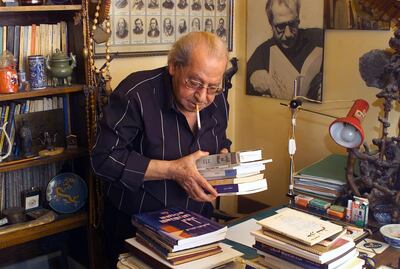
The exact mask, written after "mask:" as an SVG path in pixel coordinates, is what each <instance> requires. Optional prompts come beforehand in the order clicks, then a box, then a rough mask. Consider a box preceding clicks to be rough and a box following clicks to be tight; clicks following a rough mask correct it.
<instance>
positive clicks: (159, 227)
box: [132, 207, 227, 246]
mask: <svg viewBox="0 0 400 269" xmlns="http://www.w3.org/2000/svg"><path fill="white" fill-rule="evenodd" d="M132 224H133V225H135V224H141V225H143V226H145V227H146V228H147V229H149V230H151V231H153V232H155V233H157V234H158V235H159V236H160V237H161V238H162V239H163V240H165V241H166V242H168V243H170V244H172V245H178V246H179V245H187V244H192V243H196V242H202V241H203V240H205V239H207V238H211V239H215V241H219V240H222V239H224V237H225V234H226V231H227V227H226V226H224V225H221V224H219V223H217V222H215V221H213V220H210V219H208V218H206V217H204V216H202V215H200V214H197V213H194V212H191V211H189V210H186V209H181V208H177V207H171V208H166V209H161V210H158V211H153V212H146V213H140V214H135V215H133V216H132ZM208 243H211V242H208Z"/></svg>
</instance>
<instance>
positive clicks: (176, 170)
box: [168, 150, 217, 202]
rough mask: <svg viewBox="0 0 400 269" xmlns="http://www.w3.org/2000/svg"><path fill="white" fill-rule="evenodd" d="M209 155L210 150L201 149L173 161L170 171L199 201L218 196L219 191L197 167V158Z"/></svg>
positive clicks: (192, 196) (209, 199) (191, 196)
mask: <svg viewBox="0 0 400 269" xmlns="http://www.w3.org/2000/svg"><path fill="white" fill-rule="evenodd" d="M207 155H208V152H204V151H200V150H199V151H196V152H194V153H192V154H190V155H188V156H185V157H183V158H180V159H178V160H174V161H171V165H170V168H169V171H168V174H170V175H171V178H172V179H174V180H175V181H176V182H178V183H179V184H180V185H181V186H182V188H183V189H184V190H185V191H186V193H187V194H188V195H189V196H190V198H192V199H194V200H196V201H199V202H211V201H212V200H214V199H215V198H216V197H217V191H216V190H215V189H214V188H213V187H212V186H211V185H210V184H209V183H208V182H207V180H206V179H205V178H204V177H203V176H202V175H200V173H199V171H198V170H197V167H196V160H197V159H199V158H201V157H204V156H207ZM206 192H208V193H209V194H206Z"/></svg>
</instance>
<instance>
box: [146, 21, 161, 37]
mask: <svg viewBox="0 0 400 269" xmlns="http://www.w3.org/2000/svg"><path fill="white" fill-rule="evenodd" d="M147 36H148V37H159V36H160V28H159V26H158V20H157V19H156V18H151V19H150V23H149V30H148V31H147Z"/></svg>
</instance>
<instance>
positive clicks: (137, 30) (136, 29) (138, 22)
mask: <svg viewBox="0 0 400 269" xmlns="http://www.w3.org/2000/svg"><path fill="white" fill-rule="evenodd" d="M134 23H135V25H134V26H133V33H134V34H135V35H141V34H143V32H144V28H143V20H142V19H141V18H137V19H135V22H134Z"/></svg>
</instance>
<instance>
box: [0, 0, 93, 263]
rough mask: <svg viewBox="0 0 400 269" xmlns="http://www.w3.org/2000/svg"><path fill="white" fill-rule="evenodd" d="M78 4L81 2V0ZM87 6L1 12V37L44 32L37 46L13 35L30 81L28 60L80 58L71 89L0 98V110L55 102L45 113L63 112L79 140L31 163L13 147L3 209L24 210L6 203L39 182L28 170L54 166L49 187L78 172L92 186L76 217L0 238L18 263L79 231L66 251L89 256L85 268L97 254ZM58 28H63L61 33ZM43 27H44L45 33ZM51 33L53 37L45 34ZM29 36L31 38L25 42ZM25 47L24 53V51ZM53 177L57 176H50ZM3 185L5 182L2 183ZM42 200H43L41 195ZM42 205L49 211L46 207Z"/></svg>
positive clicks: (2, 169)
mask: <svg viewBox="0 0 400 269" xmlns="http://www.w3.org/2000/svg"><path fill="white" fill-rule="evenodd" d="M78 1H79V2H80V1H81V0H78ZM84 1H86V0H82V4H81V3H79V2H76V1H74V4H70V5H47V4H46V5H38V6H2V7H0V28H3V33H2V37H3V38H4V29H8V28H10V27H11V28H13V27H14V28H17V27H18V28H20V30H21V32H25V33H26V32H28V31H31V29H32V27H33V25H35V27H36V31H38V30H37V29H38V28H39V27H40V31H41V33H42V34H41V35H39V36H38V35H36V43H35V45H33V43H30V42H35V41H34V40H35V39H32V37H31V35H34V33H32V32H28V34H26V35H23V34H20V36H19V38H18V37H17V36H18V34H15V35H14V40H13V44H14V48H16V46H18V47H19V48H20V51H19V53H22V55H20V54H17V55H15V57H16V58H17V59H18V60H19V64H18V66H17V69H18V70H21V68H23V71H26V73H27V75H26V78H27V80H28V81H29V73H28V72H29V68H28V65H27V56H29V55H43V56H45V57H46V56H47V55H49V54H51V53H52V52H54V51H55V49H57V48H59V49H61V50H62V51H63V52H66V53H68V54H69V53H70V52H72V53H73V54H74V55H76V61H77V67H76V68H75V69H74V71H73V75H72V83H73V84H72V85H71V86H58V87H51V86H48V87H46V88H45V89H40V90H31V91H28V92H21V91H20V92H16V93H12V94H0V108H1V107H3V106H4V107H5V106H9V105H10V104H11V103H14V104H19V105H21V107H22V105H25V104H26V105H27V106H28V104H29V102H30V103H31V104H32V103H33V102H35V101H38V100H39V101H40V100H43V102H44V104H46V103H45V102H46V101H45V100H46V99H47V101H48V99H50V100H53V108H52V106H51V105H50V107H47V108H46V107H44V109H43V110H51V109H54V108H57V109H62V110H63V114H64V120H65V122H66V123H65V124H64V123H63V122H60V123H59V125H61V124H62V125H64V126H65V136H66V135H68V134H74V135H76V136H77V144H78V145H77V148H66V146H65V149H64V151H63V152H62V153H61V154H58V155H54V156H47V157H41V156H33V157H29V158H24V157H22V156H18V150H15V151H14V147H13V154H12V155H14V156H12V158H7V159H4V160H3V161H2V162H0V192H1V193H0V210H2V209H4V208H5V206H7V207H11V206H20V200H21V199H20V198H19V197H18V198H17V199H15V198H14V199H10V200H6V199H8V198H7V197H11V196H12V195H14V194H15V193H20V191H21V190H20V189H17V191H15V190H13V189H12V188H13V187H14V188H16V187H15V186H18V185H23V186H27V184H34V183H35V181H34V180H32V179H31V178H29V176H28V177H23V176H21V175H26V174H27V173H26V171H29V173H31V174H35V175H36V176H37V174H38V173H39V174H40V173H41V171H43V170H46V169H47V168H46V167H51V168H49V169H48V170H49V171H51V172H49V173H47V172H46V173H45V174H43V177H47V178H45V179H41V180H42V181H40V182H41V183H42V182H45V181H46V180H47V182H48V181H50V180H51V178H52V177H53V176H55V175H56V174H59V173H61V172H74V173H76V174H78V175H80V176H81V177H82V178H83V179H85V180H87V185H88V187H89V195H88V197H89V198H88V201H87V203H86V206H85V207H84V209H81V210H80V211H78V212H76V213H74V214H61V213H57V214H58V217H57V219H56V220H55V221H53V222H50V223H47V224H43V225H39V226H36V227H33V228H29V229H23V230H17V231H11V232H8V233H4V234H1V233H0V252H3V253H6V252H10V253H11V255H14V254H15V256H14V258H15V259H14V260H17V259H16V257H19V256H20V255H22V253H24V254H26V251H24V249H25V248H26V247H27V246H32V245H35V244H37V245H38V246H40V244H42V243H41V240H47V239H48V238H51V237H52V236H54V237H55V238H56V237H57V236H58V235H59V234H64V233H67V234H68V233H75V231H77V230H79V231H80V232H81V231H82V232H83V233H84V235H85V236H82V237H80V238H75V242H73V243H71V242H69V243H68V248H72V249H73V248H75V250H76V249H79V251H80V252H82V253H86V254H87V255H86V256H88V257H86V259H85V260H84V261H83V265H84V266H85V267H86V266H87V267H93V264H92V263H93V257H92V256H93V254H92V252H91V249H90V248H91V247H90V243H89V241H90V238H92V235H91V234H90V230H91V229H90V219H89V216H90V215H91V211H90V210H91V209H90V208H91V207H90V203H91V201H90V197H93V196H92V195H91V188H90V186H91V184H90V182H89V181H90V178H91V176H90V174H91V171H90V163H89V158H88V157H89V151H88V145H87V144H88V143H87V140H88V139H87V134H86V132H87V124H90V122H86V104H87V101H86V97H85V92H84V86H85V85H86V81H87V72H86V70H87V68H86V66H87V62H86V58H85V56H84V54H83V51H84V48H85V42H86V40H87V37H86V36H84V35H85V34H86V32H85V31H83V28H84V26H83V25H84V21H85V18H82V16H81V15H82V13H84V12H85V11H84V9H85V2H84ZM59 24H62V25H61V28H60V26H59ZM42 25H43V26H44V27H43V28H42ZM56 27H58V28H56ZM22 29H24V30H22ZM48 29H49V31H50V32H47V30H48ZM8 33H9V32H7V33H6V34H7V35H8ZM11 33H12V32H11ZM49 33H50V34H49ZM58 35H59V36H58ZM27 36H29V37H31V38H26V37H27ZM47 36H51V37H52V38H47ZM56 36H57V37H56ZM7 37H8V36H7ZM32 40H33V41H32ZM0 41H1V42H3V46H2V49H5V45H7V43H6V42H4V39H1V40H0ZM41 42H42V43H41ZM27 44H28V46H27ZM32 47H34V48H36V51H35V49H32ZM0 48H1V47H0ZM21 48H23V50H22V51H21ZM16 51H18V49H17V50H14V51H12V52H13V53H14V54H15V52H16ZM0 52H2V51H0ZM18 55H20V56H18ZM57 98H58V99H57ZM54 99H56V100H59V102H58V104H60V103H62V105H61V106H59V107H54ZM60 100H61V101H60ZM50 103H51V102H50ZM56 103H57V102H56ZM37 111H41V110H36V111H35V110H34V111H30V110H29V109H28V110H26V111H24V112H23V111H22V109H21V110H20V114H24V113H32V112H37ZM16 115H17V114H16ZM0 116H1V114H0ZM10 122H12V120H10ZM30 124H31V123H30ZM33 124H35V123H33ZM14 126H15V124H14ZM17 135H18V132H17V131H15V139H16V140H15V141H17ZM60 137H61V138H62V139H64V140H65V137H64V134H62V136H60ZM65 144H66V143H65ZM14 146H15V147H18V141H17V142H16V143H14ZM1 149H2V148H1V146H0V150H1ZM14 152H16V153H14ZM65 169H68V170H65ZM22 171H23V172H22ZM46 171H47V170H46ZM52 172H54V173H53V174H51V173H52ZM29 173H28V174H29ZM31 174H29V175H31ZM32 177H33V176H32ZM1 180H3V183H2V182H1ZM6 180H8V181H6ZM15 181H18V183H15ZM8 182H12V183H10V187H4V184H6V183H8ZM19 182H21V183H19ZM22 182H24V183H22ZM2 186H3V187H2ZM32 187H37V186H32ZM39 187H40V188H41V191H42V194H43V193H44V194H45V188H44V189H43V186H39ZM18 188H19V187H18ZM5 194H6V195H5ZM1 197H3V198H1ZM4 197H6V198H4ZM42 197H45V196H44V195H42ZM42 202H43V201H42ZM43 205H44V206H45V207H46V204H43ZM62 244H65V243H64V242H60V249H62V251H64V250H65V245H64V246H62ZM51 251H53V250H51ZM73 251H74V250H73ZM28 254H29V253H28ZM43 254H46V250H44V249H43V252H42V253H36V252H35V251H32V253H31V255H30V256H32V257H29V258H35V257H37V255H43ZM25 256H26V255H25ZM28 256H29V255H28ZM83 256H85V254H83ZM11 260H12V259H11ZM2 265H4V264H2V261H0V267H1V266H2ZM93 268H94V267H93Z"/></svg>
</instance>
